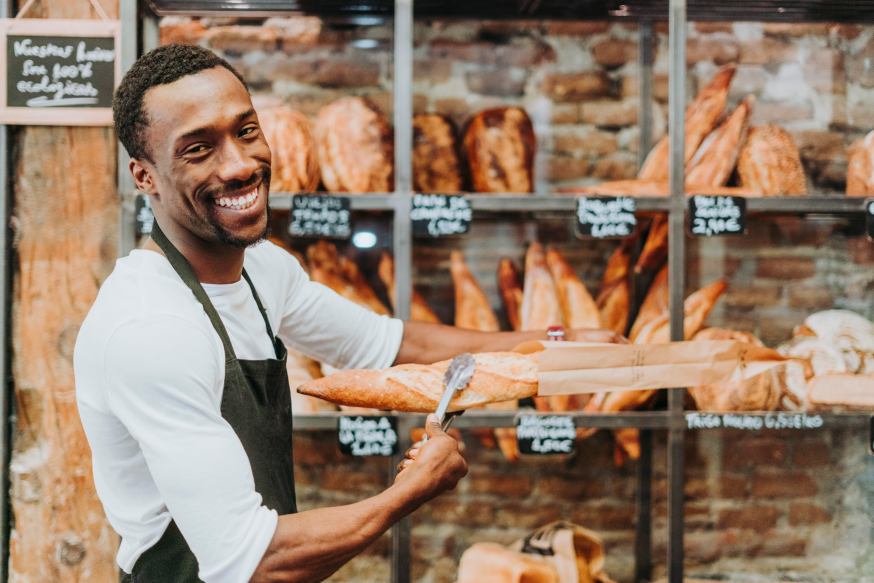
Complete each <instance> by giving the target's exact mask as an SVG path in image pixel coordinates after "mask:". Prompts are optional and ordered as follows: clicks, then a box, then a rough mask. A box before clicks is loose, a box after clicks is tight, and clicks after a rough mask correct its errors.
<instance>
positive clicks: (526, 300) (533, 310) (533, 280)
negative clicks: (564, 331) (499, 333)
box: [522, 242, 562, 331]
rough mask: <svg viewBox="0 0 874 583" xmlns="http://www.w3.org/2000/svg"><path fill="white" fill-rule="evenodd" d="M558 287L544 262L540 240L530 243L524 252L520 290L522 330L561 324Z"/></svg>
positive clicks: (543, 328) (539, 328)
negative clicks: (522, 284) (523, 285)
mask: <svg viewBox="0 0 874 583" xmlns="http://www.w3.org/2000/svg"><path fill="white" fill-rule="evenodd" d="M561 324H562V318H561V308H560V307H559V304H558V291H557V290H556V289H555V282H554V281H553V280H552V275H551V274H550V273H549V268H548V267H547V265H546V255H545V254H544V252H543V246H542V245H541V244H540V243H537V242H535V243H531V245H530V246H529V247H528V252H527V253H526V254H525V288H524V291H523V293H522V330H544V331H545V330H546V329H547V328H549V327H550V326H561Z"/></svg>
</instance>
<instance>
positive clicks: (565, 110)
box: [549, 103, 580, 125]
mask: <svg viewBox="0 0 874 583" xmlns="http://www.w3.org/2000/svg"><path fill="white" fill-rule="evenodd" d="M549 116H550V117H549V121H550V122H552V124H553V125H566V124H577V123H580V105H579V104H578V103H554V104H553V105H552V107H551V108H550V110H549Z"/></svg>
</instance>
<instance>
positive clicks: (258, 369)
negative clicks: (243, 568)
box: [122, 223, 297, 583]
mask: <svg viewBox="0 0 874 583" xmlns="http://www.w3.org/2000/svg"><path fill="white" fill-rule="evenodd" d="M152 238H153V239H154V240H155V243H157V244H158V246H159V247H160V248H161V250H162V251H164V254H165V255H166V256H167V259H168V260H169V261H170V265H172V266H173V269H174V270H175V271H176V273H177V274H179V277H181V278H182V281H183V282H185V285H187V286H188V287H189V288H190V289H191V291H192V292H193V293H194V296H195V297H196V298H197V300H198V301H199V302H200V303H201V305H203V309H204V310H205V311H206V314H207V316H209V321H210V322H212V325H213V328H215V331H216V332H217V333H218V335H219V337H220V338H221V339H222V345H223V346H224V348H225V384H224V392H223V394H222V404H221V413H222V417H224V419H225V420H227V422H228V423H229V424H230V425H231V427H233V428H234V431H235V432H236V434H237V437H239V438H240V441H241V442H242V443H243V448H244V449H245V450H246V455H248V457H249V463H250V464H251V466H252V474H253V475H254V477H255V490H257V492H258V493H259V494H261V497H262V498H263V503H264V505H265V506H267V507H268V508H271V509H273V510H276V512H278V513H279V515H280V516H281V515H283V514H291V513H293V512H297V505H296V503H295V497H294V465H293V462H292V453H291V392H290V391H289V387H288V372H287V371H286V369H285V359H286V351H285V345H284V344H283V343H282V342H281V341H280V340H279V339H278V338H276V337H275V336H273V331H272V330H271V329H270V322H269V321H268V320H267V314H266V313H265V312H264V306H262V305H261V299H260V298H259V297H258V293H257V292H256V291H255V286H253V285H252V280H250V279H249V275H248V274H247V273H246V270H245V269H244V270H243V277H244V278H245V279H246V282H247V283H248V284H249V287H250V288H251V289H252V295H253V296H254V297H255V303H257V304H258V310H259V311H260V312H261V316H262V317H263V318H264V324H265V326H266V327H267V334H268V335H269V336H270V338H271V339H272V340H273V346H274V349H275V350H276V358H275V359H268V360H237V357H236V355H235V354H234V348H233V346H231V341H230V338H228V333H227V331H226V330H225V327H224V324H222V321H221V319H220V318H219V315H218V313H217V312H216V311H215V308H214V307H213V305H212V302H210V301H209V297H208V296H207V295H206V292H205V291H204V290H203V286H201V285H200V282H199V281H197V277H196V276H195V275H194V270H193V269H192V268H191V264H189V263H188V261H187V260H186V259H185V257H183V256H182V254H181V253H180V252H179V251H178V250H177V249H176V248H175V247H174V246H173V244H172V243H171V242H170V241H169V240H168V239H167V237H166V236H165V235H164V233H162V232H161V229H160V228H159V227H158V223H155V224H154V227H153V230H152ZM203 487H204V488H209V487H210V485H209V484H204V485H203ZM122 581H123V582H124V583H128V582H129V583H189V582H196V581H200V579H199V578H198V577H197V559H196V558H195V557H194V554H193V553H192V552H191V549H190V548H189V547H188V543H186V542H185V539H184V538H183V537H182V533H180V532H179V528H178V527H177V526H176V522H175V521H171V522H170V525H169V526H168V527H167V530H166V531H164V534H163V536H161V539H160V540H159V541H158V542H157V543H155V545H154V546H153V547H151V548H150V549H149V550H147V551H146V552H145V553H143V554H142V555H141V556H140V557H139V559H138V560H137V562H136V564H135V565H134V568H133V573H131V574H130V575H128V574H126V573H123V574H122Z"/></svg>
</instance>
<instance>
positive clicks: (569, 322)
mask: <svg viewBox="0 0 874 583" xmlns="http://www.w3.org/2000/svg"><path fill="white" fill-rule="evenodd" d="M546 263H547V265H548V266H549V271H550V272H551V273H552V279H553V281H554V282H555V287H556V291H557V292H558V302H559V306H561V312H562V316H563V317H564V325H565V326H567V327H568V328H600V327H601V314H600V313H599V312H598V306H597V305H596V304H595V300H594V298H592V295H591V294H590V293H589V290H588V289H586V286H585V284H583V282H582V281H581V280H580V278H579V277H578V276H577V274H576V272H575V271H574V268H573V267H571V265H570V263H568V261H567V259H565V258H564V256H563V255H562V254H561V253H560V252H559V251H558V250H557V249H555V248H554V247H551V246H550V247H547V249H546Z"/></svg>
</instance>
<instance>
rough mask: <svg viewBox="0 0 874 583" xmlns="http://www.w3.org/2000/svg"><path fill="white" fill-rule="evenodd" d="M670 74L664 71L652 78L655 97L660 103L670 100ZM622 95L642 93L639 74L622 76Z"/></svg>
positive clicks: (629, 95) (625, 96)
mask: <svg viewBox="0 0 874 583" xmlns="http://www.w3.org/2000/svg"><path fill="white" fill-rule="evenodd" d="M668 90H669V83H668V76H667V75H665V74H664V73H656V74H655V75H653V80H652V95H653V98H654V99H655V100H656V101H658V102H660V103H667V102H668ZM621 94H622V97H623V98H625V99H627V98H629V97H638V96H639V95H640V78H639V77H638V76H637V75H626V76H625V77H623V78H622V90H621Z"/></svg>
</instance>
